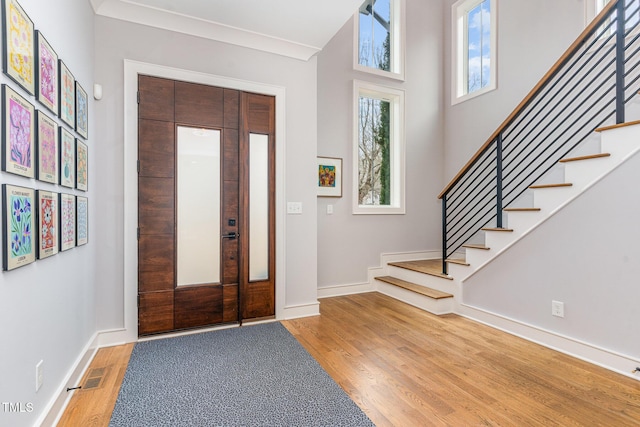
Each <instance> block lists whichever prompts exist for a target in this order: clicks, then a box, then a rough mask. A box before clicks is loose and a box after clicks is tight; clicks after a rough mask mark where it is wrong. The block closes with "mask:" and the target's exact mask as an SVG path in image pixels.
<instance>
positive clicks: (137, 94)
mask: <svg viewBox="0 0 640 427" xmlns="http://www.w3.org/2000/svg"><path fill="white" fill-rule="evenodd" d="M136 98H137V100H138V104H140V91H138V92H136Z"/></svg>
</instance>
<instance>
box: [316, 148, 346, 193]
mask: <svg viewBox="0 0 640 427" xmlns="http://www.w3.org/2000/svg"><path fill="white" fill-rule="evenodd" d="M317 170H318V197H342V159H339V158H336V157H318V169H317Z"/></svg>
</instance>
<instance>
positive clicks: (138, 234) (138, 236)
mask: <svg viewBox="0 0 640 427" xmlns="http://www.w3.org/2000/svg"><path fill="white" fill-rule="evenodd" d="M136 235H137V238H138V240H140V227H138V231H137V233H136Z"/></svg>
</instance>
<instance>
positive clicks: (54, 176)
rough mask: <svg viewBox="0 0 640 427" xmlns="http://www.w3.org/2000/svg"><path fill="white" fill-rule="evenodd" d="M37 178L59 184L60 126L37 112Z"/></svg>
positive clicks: (40, 112)
mask: <svg viewBox="0 0 640 427" xmlns="http://www.w3.org/2000/svg"><path fill="white" fill-rule="evenodd" d="M36 124H37V125H36V127H37V131H36V141H37V144H36V159H37V161H36V175H37V176H36V177H37V179H39V180H40V181H44V182H50V183H52V184H57V183H58V125H57V123H56V122H55V121H54V120H53V119H51V118H50V117H49V116H47V115H46V114H44V113H43V112H42V111H36Z"/></svg>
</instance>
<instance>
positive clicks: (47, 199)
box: [36, 190, 60, 259]
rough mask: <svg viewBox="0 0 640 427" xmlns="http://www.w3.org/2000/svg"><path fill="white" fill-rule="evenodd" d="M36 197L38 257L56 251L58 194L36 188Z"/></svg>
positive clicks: (44, 256)
mask: <svg viewBox="0 0 640 427" xmlns="http://www.w3.org/2000/svg"><path fill="white" fill-rule="evenodd" d="M36 193H37V197H38V252H37V255H38V259H43V258H48V257H50V256H53V255H55V254H57V253H58V245H59V243H58V233H59V230H60V227H58V220H59V218H58V194H57V193H52V192H50V191H43V190H37V191H36Z"/></svg>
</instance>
